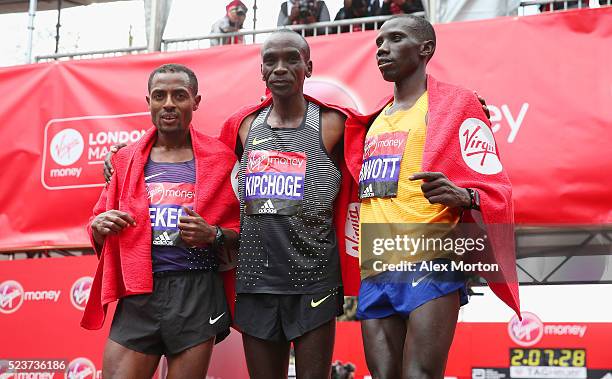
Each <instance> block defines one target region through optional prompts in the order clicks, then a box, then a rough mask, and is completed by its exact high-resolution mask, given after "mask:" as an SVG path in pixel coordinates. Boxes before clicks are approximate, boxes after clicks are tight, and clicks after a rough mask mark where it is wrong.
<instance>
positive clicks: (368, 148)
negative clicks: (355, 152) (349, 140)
mask: <svg viewBox="0 0 612 379" xmlns="http://www.w3.org/2000/svg"><path fill="white" fill-rule="evenodd" d="M377 145H378V138H377V137H371V138H366V141H365V146H364V147H363V159H364V160H365V159H368V158H370V157H371V156H372V154H374V152H375V151H376V146H377Z"/></svg>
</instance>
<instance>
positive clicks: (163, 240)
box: [153, 231, 172, 246]
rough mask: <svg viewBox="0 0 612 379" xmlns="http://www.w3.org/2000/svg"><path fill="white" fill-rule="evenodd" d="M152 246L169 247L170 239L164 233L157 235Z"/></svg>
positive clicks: (166, 233)
mask: <svg viewBox="0 0 612 379" xmlns="http://www.w3.org/2000/svg"><path fill="white" fill-rule="evenodd" d="M153 245H157V246H171V245H172V239H170V236H169V235H168V232H167V231H165V232H163V233H162V234H160V235H158V236H157V237H156V238H155V239H154V240H153Z"/></svg>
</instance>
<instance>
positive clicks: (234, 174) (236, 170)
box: [230, 161, 240, 199]
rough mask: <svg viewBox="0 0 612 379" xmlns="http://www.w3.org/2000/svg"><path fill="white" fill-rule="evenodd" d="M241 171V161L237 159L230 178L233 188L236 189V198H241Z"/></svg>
mask: <svg viewBox="0 0 612 379" xmlns="http://www.w3.org/2000/svg"><path fill="white" fill-rule="evenodd" d="M239 172H240V162H238V161H236V164H235V165H234V168H233V169H232V173H231V174H230V180H231V182H232V189H233V190H234V195H236V199H240V197H239V196H240V195H239V194H238V174H239Z"/></svg>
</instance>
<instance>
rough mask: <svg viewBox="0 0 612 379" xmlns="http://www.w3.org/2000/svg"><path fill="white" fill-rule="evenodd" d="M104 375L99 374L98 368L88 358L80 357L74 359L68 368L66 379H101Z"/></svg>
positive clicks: (65, 374)
mask: <svg viewBox="0 0 612 379" xmlns="http://www.w3.org/2000/svg"><path fill="white" fill-rule="evenodd" d="M101 374H102V373H101V372H100V373H99V374H98V371H97V370H96V366H94V364H93V362H92V361H90V360H89V359H87V358H83V357H79V358H76V359H73V360H72V361H71V362H70V363H69V364H68V367H67V368H66V372H65V373H64V379H96V378H99V377H101V376H102V375H101Z"/></svg>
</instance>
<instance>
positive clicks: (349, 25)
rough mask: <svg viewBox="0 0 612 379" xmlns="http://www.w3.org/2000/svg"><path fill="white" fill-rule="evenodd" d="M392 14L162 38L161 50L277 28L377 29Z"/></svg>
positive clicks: (315, 31)
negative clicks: (187, 36)
mask: <svg viewBox="0 0 612 379" xmlns="http://www.w3.org/2000/svg"><path fill="white" fill-rule="evenodd" d="M414 15H417V16H425V12H417V13H414ZM391 17H393V16H376V17H363V18H352V19H348V20H339V21H326V22H316V23H313V24H306V25H289V26H282V27H278V28H268V29H257V30H247V31H240V32H234V33H216V34H208V35H205V36H200V37H190V38H170V39H164V40H163V41H162V50H163V51H181V50H190V49H202V48H205V47H208V46H207V45H208V43H210V41H214V40H217V41H218V42H219V44H221V43H222V42H223V40H228V41H230V44H233V43H234V40H235V38H233V37H239V36H242V37H246V36H251V41H245V42H246V43H255V42H257V41H256V36H262V35H266V34H270V33H273V32H275V31H277V30H279V29H291V30H294V31H296V32H298V33H301V34H302V35H303V36H306V35H312V36H320V35H328V34H338V33H341V32H343V30H342V29H343V28H346V29H347V30H346V32H348V33H353V32H357V31H362V30H366V26H368V25H373V27H374V28H375V29H378V28H379V27H380V25H382V24H383V23H384V22H385V21H387V20H388V19H390V18H391ZM203 42H204V43H205V45H206V46H203V45H202V43H203Z"/></svg>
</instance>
